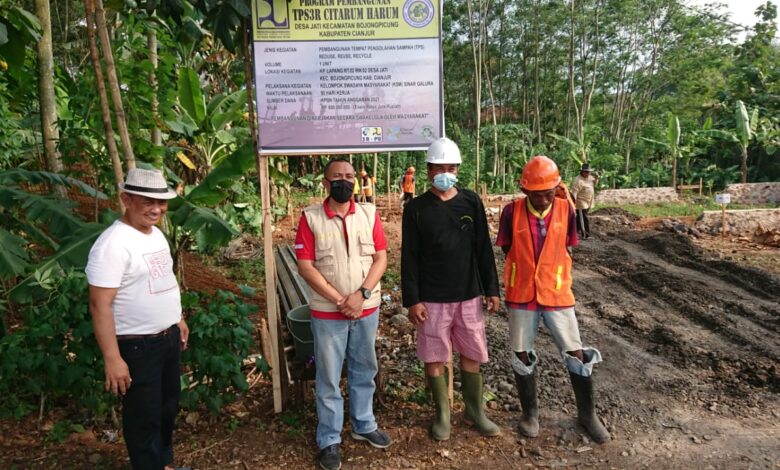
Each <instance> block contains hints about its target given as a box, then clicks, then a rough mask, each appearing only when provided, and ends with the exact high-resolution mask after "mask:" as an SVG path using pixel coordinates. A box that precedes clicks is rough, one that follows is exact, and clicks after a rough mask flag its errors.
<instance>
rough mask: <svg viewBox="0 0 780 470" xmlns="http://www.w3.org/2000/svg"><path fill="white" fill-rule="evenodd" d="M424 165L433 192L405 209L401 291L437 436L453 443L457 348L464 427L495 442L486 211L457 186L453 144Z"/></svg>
mask: <svg viewBox="0 0 780 470" xmlns="http://www.w3.org/2000/svg"><path fill="white" fill-rule="evenodd" d="M425 161H426V163H427V170H428V180H429V181H430V183H431V189H430V190H429V191H427V192H426V193H424V194H422V195H420V196H419V197H417V198H415V199H413V200H412V201H411V202H410V203H409V204H408V205H407V206H406V208H405V209H404V215H403V228H402V237H403V238H402V251H401V285H402V291H403V304H404V306H405V307H407V308H408V309H409V320H410V321H411V322H412V323H413V324H415V325H416V326H417V356H418V357H419V358H420V360H422V361H423V362H424V363H425V375H426V378H427V382H428V387H429V388H430V389H431V393H432V395H433V402H434V405H435V408H436V415H435V418H434V422H433V425H432V426H431V434H432V436H433V438H434V439H436V440H439V441H443V440H447V439H449V437H450V429H451V426H450V408H449V396H448V395H449V394H448V389H447V383H448V381H447V379H446V377H445V375H444V364H445V363H446V362H447V361H448V360H449V357H450V354H451V351H450V345H452V347H453V348H454V349H455V350H456V351H458V352H459V353H460V366H461V383H462V392H463V401H464V403H465V418H466V421H468V422H470V423H472V424H473V425H474V426H475V427H476V428H477V430H478V431H479V432H480V433H481V434H482V435H485V436H496V435H498V434H499V433H500V429H499V427H498V426H496V424H495V423H493V422H492V421H490V420H489V419H488V418H487V416H485V412H484V409H483V406H482V392H483V381H482V374H481V373H480V371H479V368H480V364H483V363H486V362H487V360H488V352H487V338H486V336H485V324H484V319H483V315H482V300H481V296H483V295H484V296H485V297H486V300H487V309H488V311H489V312H491V311H496V310H497V309H498V307H499V298H498V274H497V272H496V264H495V259H494V257H493V250H492V248H491V246H490V236H489V234H488V225H487V218H486V217H485V208H484V206H483V205H482V201H481V200H480V199H479V196H477V194H476V193H474V192H472V191H469V190H467V189H463V188H458V187H456V186H455V183H456V182H457V181H458V177H457V175H458V166H459V165H460V164H461V157H460V150H459V149H458V146H457V145H456V144H455V143H454V142H453V141H451V140H450V139H447V138H445V137H442V138H440V139H438V140H436V141H434V142H433V143H432V144H431V146H430V147H429V148H428V156H427V158H426V160H425Z"/></svg>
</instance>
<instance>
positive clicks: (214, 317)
mask: <svg viewBox="0 0 780 470" xmlns="http://www.w3.org/2000/svg"><path fill="white" fill-rule="evenodd" d="M182 306H183V308H184V310H185V311H186V312H189V316H188V318H187V324H188V326H189V328H190V339H189V347H188V348H187V350H186V351H184V353H183V355H182V361H183V363H184V364H185V365H186V366H187V367H188V368H189V369H190V370H191V371H192V377H191V378H190V377H189V376H186V375H185V376H183V378H182V387H183V388H184V389H183V391H182V397H181V405H182V406H183V407H186V408H195V407H197V406H198V405H199V404H201V403H202V404H205V405H206V407H207V408H208V409H209V411H211V412H212V413H214V414H217V413H219V410H220V408H222V406H224V405H225V404H227V403H230V402H232V401H234V400H235V398H236V392H244V391H246V390H247V389H248V384H247V381H246V376H245V375H244V373H243V372H242V371H241V365H242V363H243V360H244V358H245V357H247V355H248V354H249V348H250V347H251V346H252V341H253V340H252V331H253V329H254V326H253V325H252V322H251V321H249V318H248V316H249V314H250V313H251V312H252V311H254V310H255V309H256V308H257V307H256V306H254V305H251V304H247V303H244V302H242V301H241V300H240V299H238V298H237V297H236V296H235V295H234V294H232V293H230V292H223V291H217V293H216V294H215V295H214V296H205V295H199V294H197V293H195V292H188V293H185V294H183V295H182ZM191 383H196V385H195V386H193V387H191V388H190V384H191Z"/></svg>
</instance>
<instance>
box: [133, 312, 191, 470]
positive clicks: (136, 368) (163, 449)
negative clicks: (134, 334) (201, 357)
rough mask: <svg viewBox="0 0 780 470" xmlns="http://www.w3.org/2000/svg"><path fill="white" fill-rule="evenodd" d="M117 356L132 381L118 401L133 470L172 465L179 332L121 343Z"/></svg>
mask: <svg viewBox="0 0 780 470" xmlns="http://www.w3.org/2000/svg"><path fill="white" fill-rule="evenodd" d="M118 343H119V353H120V354H121V356H122V359H123V360H124V361H125V362H126V363H127V367H128V368H129V369H130V378H131V379H133V382H132V384H131V385H130V388H129V389H127V394H126V395H125V396H124V397H123V398H122V431H123V434H124V438H125V444H126V445H127V453H128V454H129V456H130V464H131V466H132V467H133V469H138V470H145V469H154V470H159V469H162V468H163V467H165V466H166V465H170V464H172V463H173V427H174V420H175V419H176V414H177V413H178V412H179V393H180V387H181V385H180V382H179V361H180V356H181V342H180V335H179V328H178V327H175V328H173V331H172V332H171V334H169V335H166V336H160V337H157V338H139V339H129V340H121V341H119V342H118Z"/></svg>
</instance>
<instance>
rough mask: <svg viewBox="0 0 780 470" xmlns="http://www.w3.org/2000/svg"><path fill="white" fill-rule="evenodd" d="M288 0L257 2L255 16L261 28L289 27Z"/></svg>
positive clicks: (263, 0)
mask: <svg viewBox="0 0 780 470" xmlns="http://www.w3.org/2000/svg"><path fill="white" fill-rule="evenodd" d="M287 9H288V5H287V1H286V0H260V1H258V2H256V3H255V17H256V18H257V27H258V28H259V29H289V28H290V21H289V12H288V11H287Z"/></svg>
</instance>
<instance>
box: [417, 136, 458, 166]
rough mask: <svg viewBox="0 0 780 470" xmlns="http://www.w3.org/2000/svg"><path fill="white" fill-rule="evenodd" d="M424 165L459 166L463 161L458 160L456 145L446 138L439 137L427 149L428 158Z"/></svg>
mask: <svg viewBox="0 0 780 470" xmlns="http://www.w3.org/2000/svg"><path fill="white" fill-rule="evenodd" d="M425 163H433V164H436V165H452V164H455V165H460V164H461V163H463V161H462V160H461V158H460V149H458V145H457V144H456V143H455V142H453V141H451V140H450V139H448V138H446V137H440V138H438V139H436V140H434V141H433V143H432V144H431V146H430V147H428V157H427V158H426V159H425Z"/></svg>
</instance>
